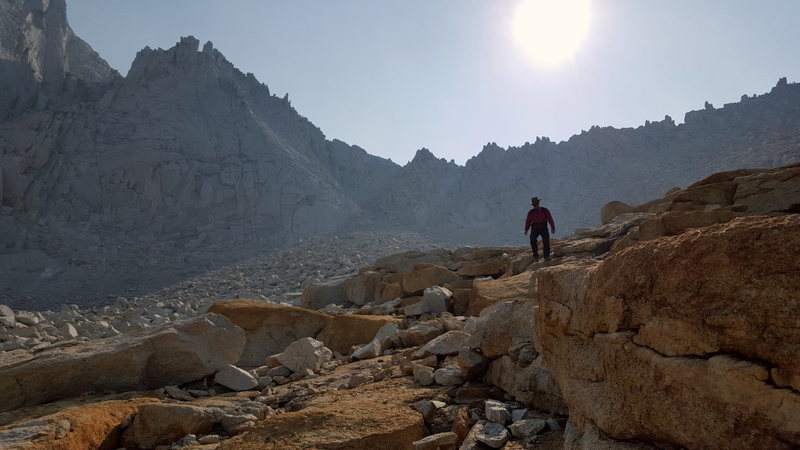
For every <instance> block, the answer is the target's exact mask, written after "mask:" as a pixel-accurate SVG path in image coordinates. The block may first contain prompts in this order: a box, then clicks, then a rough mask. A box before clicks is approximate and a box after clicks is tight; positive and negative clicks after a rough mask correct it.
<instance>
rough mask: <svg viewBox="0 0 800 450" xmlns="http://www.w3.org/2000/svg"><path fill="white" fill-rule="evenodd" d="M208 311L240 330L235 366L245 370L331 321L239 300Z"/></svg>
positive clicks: (290, 308) (316, 314)
mask: <svg viewBox="0 0 800 450" xmlns="http://www.w3.org/2000/svg"><path fill="white" fill-rule="evenodd" d="M209 312H213V313H216V314H221V315H223V316H225V317H227V318H228V319H230V320H231V322H233V323H235V324H236V325H238V326H239V327H241V328H242V329H243V330H244V332H245V336H246V337H247V342H246V344H245V346H244V352H243V353H242V356H241V358H240V359H239V360H238V362H236V363H237V365H240V366H245V367H257V366H261V365H263V364H264V362H265V361H266V359H267V356H270V355H274V354H277V353H280V352H282V351H283V349H284V348H286V346H287V345H289V344H291V343H292V342H294V341H296V340H298V339H300V338H304V337H315V336H317V334H318V333H319V332H320V331H322V330H323V329H324V328H325V327H326V326H327V325H328V324H329V323H330V322H331V320H333V318H332V317H331V316H329V315H327V314H323V313H319V312H316V311H310V310H308V309H305V308H297V307H294V306H287V305H278V304H274V303H267V302H259V301H255V300H241V299H233V300H225V301H221V302H217V303H215V304H214V305H212V306H211V308H209ZM378 328H380V327H378ZM369 339H372V337H370V338H369ZM369 339H367V340H366V341H364V342H369Z"/></svg>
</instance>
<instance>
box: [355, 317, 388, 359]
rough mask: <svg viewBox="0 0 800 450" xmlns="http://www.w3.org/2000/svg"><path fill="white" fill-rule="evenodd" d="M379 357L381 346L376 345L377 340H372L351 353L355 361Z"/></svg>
mask: <svg viewBox="0 0 800 450" xmlns="http://www.w3.org/2000/svg"><path fill="white" fill-rule="evenodd" d="M392 325H394V324H392ZM380 355H381V344H380V343H378V341H377V340H373V341H372V342H370V343H369V344H367V345H365V346H363V347H361V348H359V349H358V350H356V351H354V352H353V358H355V359H371V358H377V357H378V356H380Z"/></svg>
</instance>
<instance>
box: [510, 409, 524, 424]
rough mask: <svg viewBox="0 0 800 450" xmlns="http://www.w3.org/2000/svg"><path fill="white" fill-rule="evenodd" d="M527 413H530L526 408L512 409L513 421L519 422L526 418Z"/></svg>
mask: <svg viewBox="0 0 800 450" xmlns="http://www.w3.org/2000/svg"><path fill="white" fill-rule="evenodd" d="M525 414H528V410H527V409H526V408H522V409H515V410H513V411H511V422H519V421H520V420H522V419H524V418H525Z"/></svg>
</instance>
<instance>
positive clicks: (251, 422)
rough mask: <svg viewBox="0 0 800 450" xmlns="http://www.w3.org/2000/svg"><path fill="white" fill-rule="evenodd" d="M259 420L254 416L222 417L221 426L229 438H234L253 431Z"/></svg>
mask: <svg viewBox="0 0 800 450" xmlns="http://www.w3.org/2000/svg"><path fill="white" fill-rule="evenodd" d="M257 420H258V417H256V416H254V415H252V414H241V415H226V416H223V417H222V420H220V424H221V425H222V429H224V430H225V432H226V433H227V434H228V435H229V436H233V435H236V434H239V433H243V432H245V431H247V430H250V429H252V428H253V427H254V426H255V422H256V421H257Z"/></svg>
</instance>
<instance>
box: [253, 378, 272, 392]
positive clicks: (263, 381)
mask: <svg viewBox="0 0 800 450" xmlns="http://www.w3.org/2000/svg"><path fill="white" fill-rule="evenodd" d="M257 380H258V389H264V388H266V387H268V386H269V385H271V384H272V377H270V376H266V377H258V378H257Z"/></svg>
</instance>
